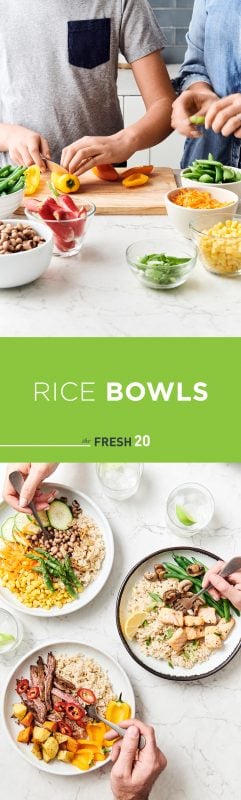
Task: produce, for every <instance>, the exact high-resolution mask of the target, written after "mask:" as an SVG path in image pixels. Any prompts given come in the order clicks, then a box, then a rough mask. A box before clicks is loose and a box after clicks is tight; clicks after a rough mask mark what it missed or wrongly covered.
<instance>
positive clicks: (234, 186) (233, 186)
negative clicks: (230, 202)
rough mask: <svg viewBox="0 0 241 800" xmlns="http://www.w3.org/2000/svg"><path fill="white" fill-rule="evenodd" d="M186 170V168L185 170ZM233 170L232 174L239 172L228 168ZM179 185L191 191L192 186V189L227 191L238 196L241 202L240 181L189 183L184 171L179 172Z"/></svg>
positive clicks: (236, 169)
mask: <svg viewBox="0 0 241 800" xmlns="http://www.w3.org/2000/svg"><path fill="white" fill-rule="evenodd" d="M186 169H187V168H186ZM230 169H233V171H234V172H241V170H240V169H238V167H237V168H235V167H230ZM180 178H181V184H182V186H183V187H184V188H185V187H186V189H191V187H192V186H193V188H194V189H207V190H209V188H211V189H227V190H228V191H229V192H235V194H237V195H238V197H239V199H240V200H241V180H240V181H235V183H218V184H217V183H202V181H190V179H189V178H186V177H185V175H184V170H182V171H181V175H180Z"/></svg>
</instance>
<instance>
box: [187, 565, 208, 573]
mask: <svg viewBox="0 0 241 800" xmlns="http://www.w3.org/2000/svg"><path fill="white" fill-rule="evenodd" d="M187 572H188V575H196V576H198V575H204V572H205V568H204V567H203V566H202V564H190V565H189V567H187Z"/></svg>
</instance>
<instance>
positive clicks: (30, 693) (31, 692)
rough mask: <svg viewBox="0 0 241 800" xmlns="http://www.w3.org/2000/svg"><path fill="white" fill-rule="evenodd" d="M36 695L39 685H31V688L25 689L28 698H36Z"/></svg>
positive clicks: (37, 694) (37, 695)
mask: <svg viewBox="0 0 241 800" xmlns="http://www.w3.org/2000/svg"><path fill="white" fill-rule="evenodd" d="M37 697H39V687H38V686H31V689H28V690H27V698H28V700H36V698H37Z"/></svg>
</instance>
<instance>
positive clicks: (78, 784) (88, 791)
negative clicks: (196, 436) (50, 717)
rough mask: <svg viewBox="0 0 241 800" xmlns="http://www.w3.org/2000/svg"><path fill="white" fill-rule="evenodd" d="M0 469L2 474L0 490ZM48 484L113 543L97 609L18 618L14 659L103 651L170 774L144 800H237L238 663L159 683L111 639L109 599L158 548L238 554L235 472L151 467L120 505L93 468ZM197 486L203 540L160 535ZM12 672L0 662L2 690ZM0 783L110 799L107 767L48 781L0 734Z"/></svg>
mask: <svg viewBox="0 0 241 800" xmlns="http://www.w3.org/2000/svg"><path fill="white" fill-rule="evenodd" d="M2 474H3V465H1V466H0V485H2ZM56 479H58V480H59V481H60V482H61V481H62V482H63V483H68V484H69V485H71V486H73V487H76V488H82V489H83V491H85V492H86V493H87V494H88V493H89V494H90V495H91V496H92V498H93V499H94V500H96V502H97V503H99V505H100V506H101V508H102V510H103V512H104V513H105V514H106V515H107V517H108V519H109V521H110V524H111V526H112V530H113V533H114V538H115V562H114V568H113V572H112V575H111V577H110V579H109V581H108V583H107V585H106V587H105V588H104V589H103V590H102V592H101V594H100V595H99V596H98V598H96V600H95V601H94V602H93V603H91V604H90V605H89V606H88V607H87V608H85V609H83V611H82V612H81V613H76V614H74V615H73V616H68V617H63V618H59V619H56V620H51V621H48V622H45V621H44V620H40V619H37V618H36V620H35V621H34V625H33V619H32V618H28V617H27V616H25V615H21V617H22V622H23V624H24V644H22V645H21V650H20V655H23V654H24V653H25V652H26V651H27V650H28V649H30V647H33V646H35V645H37V644H38V643H39V644H40V645H41V642H42V641H44V640H46V639H51V637H53V638H56V637H58V636H59V638H62V639H63V638H64V637H65V635H66V638H70V636H71V634H73V637H74V638H76V637H80V639H81V638H83V639H84V640H86V641H87V640H89V641H90V642H94V643H95V644H96V646H97V647H98V646H99V647H100V648H102V647H103V649H106V650H107V649H108V652H109V653H110V654H111V655H112V656H113V657H115V658H117V659H118V660H119V661H120V663H121V664H122V666H123V667H124V669H125V670H126V671H127V673H128V674H129V677H130V679H131V681H132V684H133V688H134V691H135V695H136V700H137V711H138V714H139V715H140V716H141V717H142V718H143V719H144V720H146V721H147V722H150V721H152V723H153V724H154V726H155V729H156V734H157V738H158V742H159V745H160V746H161V747H162V748H163V750H164V751H165V753H166V755H167V758H168V769H167V770H166V771H165V773H164V775H163V776H162V777H161V778H160V779H159V780H158V782H157V784H156V786H155V788H154V790H153V792H152V794H151V798H152V800H201V798H205V800H238V797H239V796H240V722H241V682H240V656H239V655H238V656H236V658H235V659H234V660H233V662H232V663H231V664H230V665H229V666H227V667H226V668H225V669H224V670H223V671H222V672H219V673H217V675H216V676H213V677H212V678H208V679H206V680H203V681H201V680H200V681H198V682H196V683H193V684H186V685H184V684H180V683H173V682H170V683H169V682H168V681H164V680H161V679H159V678H157V677H155V676H153V675H151V674H149V673H148V672H146V671H145V670H144V669H142V668H141V667H139V666H138V665H136V664H135V662H134V661H132V659H131V658H130V657H129V655H128V654H127V652H126V650H125V649H124V647H123V645H122V643H121V642H120V639H119V637H118V634H117V630H116V627H115V619H114V609H115V597H116V591H117V589H118V587H119V586H120V583H121V581H122V579H123V577H124V576H125V575H126V573H127V571H128V570H129V568H130V567H131V565H133V564H135V563H136V561H137V560H139V559H140V558H141V557H143V556H145V555H147V554H149V553H151V552H153V551H155V550H156V549H158V547H162V546H163V547H165V546H170V544H171V545H178V544H180V545H181V543H184V544H188V543H189V542H193V544H196V545H197V546H200V544H201V545H202V546H203V547H204V548H205V547H206V548H207V549H210V550H211V551H213V552H215V553H217V554H218V555H221V556H223V557H229V556H231V555H234V554H238V553H240V519H241V483H240V465H224V464H218V465H217V464H189V465H184V464H149V465H147V466H145V470H144V475H143V479H142V483H141V487H140V490H139V493H138V495H136V496H135V497H134V498H132V499H131V500H128V501H125V502H124V503H122V504H121V503H119V504H117V503H115V502H113V501H112V500H109V499H108V498H106V497H105V496H104V494H103V492H102V489H101V487H100V484H99V483H98V481H97V478H96V475H95V468H94V466H93V465H88V466H84V465H74V464H69V465H68V464H65V465H62V466H61V467H59V468H58V472H57V473H56ZM188 480H189V481H199V482H201V483H203V484H205V485H206V486H208V487H209V488H210V490H211V491H212V493H213V495H214V499H215V505H216V512H215V517H214V519H213V522H212V528H211V530H210V531H209V533H208V534H207V533H206V535H203V536H202V537H200V536H199V535H198V536H196V537H194V538H193V539H188V540H183V539H182V540H181V539H177V538H176V537H175V536H174V535H173V534H171V533H170V532H168V531H167V530H166V526H165V501H166V497H167V494H168V493H169V491H170V490H171V489H172V488H174V486H176V485H177V484H178V483H181V482H184V481H188ZM12 665H14V664H11V665H8V666H7V665H6V664H5V666H3V663H2V662H0V674H1V686H2V685H3V684H4V681H5V679H6V677H7V674H8V671H9V669H10V666H12ZM0 754H1V755H0V774H1V791H2V796H3V797H5V798H7V800H15V798H16V797H18V798H20V800H39V798H40V797H41V798H42V797H44V798H45V800H52V798H53V796H58V797H64V798H65V800H94V798H96V797H97V796H100V797H101V798H105V800H110V799H111V790H110V784H109V772H110V769H109V766H106V767H104V768H103V769H101V770H99V771H98V772H97V773H95V774H92V775H88V774H87V775H85V776H83V777H81V778H72V779H69V780H67V778H66V779H65V778H57V777H54V776H51V775H50V776H49V777H48V776H47V775H45V774H43V773H41V772H38V770H37V769H34V768H32V767H30V766H28V765H27V764H26V763H25V761H24V760H22V759H21V757H20V756H17V755H16V754H14V751H13V750H12V748H11V746H10V744H9V742H8V741H5V736H4V735H3V731H2V728H1V743H0Z"/></svg>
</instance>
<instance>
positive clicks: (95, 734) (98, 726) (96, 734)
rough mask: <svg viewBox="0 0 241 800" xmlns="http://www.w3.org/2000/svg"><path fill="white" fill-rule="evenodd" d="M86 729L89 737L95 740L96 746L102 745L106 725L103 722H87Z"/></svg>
mask: <svg viewBox="0 0 241 800" xmlns="http://www.w3.org/2000/svg"><path fill="white" fill-rule="evenodd" d="M86 731H87V734H88V737H89V739H91V741H92V742H96V744H97V745H98V747H101V746H102V742H103V739H104V737H105V733H106V726H105V723H104V722H87V725H86Z"/></svg>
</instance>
